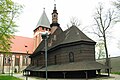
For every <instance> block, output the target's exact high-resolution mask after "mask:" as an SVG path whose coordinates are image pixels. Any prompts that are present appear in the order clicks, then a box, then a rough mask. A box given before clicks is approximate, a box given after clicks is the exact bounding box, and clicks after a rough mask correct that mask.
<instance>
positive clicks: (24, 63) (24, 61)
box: [23, 56, 27, 65]
mask: <svg viewBox="0 0 120 80" xmlns="http://www.w3.org/2000/svg"><path fill="white" fill-rule="evenodd" d="M26 64H27V56H23V65H26Z"/></svg>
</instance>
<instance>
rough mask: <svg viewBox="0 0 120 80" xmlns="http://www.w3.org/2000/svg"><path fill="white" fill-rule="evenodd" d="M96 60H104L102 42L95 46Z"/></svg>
mask: <svg viewBox="0 0 120 80" xmlns="http://www.w3.org/2000/svg"><path fill="white" fill-rule="evenodd" d="M96 53H97V54H96V59H101V58H105V48H104V42H103V40H101V39H100V40H99V41H98V42H97V44H96Z"/></svg>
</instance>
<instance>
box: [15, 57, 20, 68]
mask: <svg viewBox="0 0 120 80" xmlns="http://www.w3.org/2000/svg"><path fill="white" fill-rule="evenodd" d="M19 61H20V58H19V56H16V57H15V66H19Z"/></svg>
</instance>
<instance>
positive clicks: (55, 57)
mask: <svg viewBox="0 0 120 80" xmlns="http://www.w3.org/2000/svg"><path fill="white" fill-rule="evenodd" d="M54 59H55V64H57V56H56V55H55V56H54Z"/></svg>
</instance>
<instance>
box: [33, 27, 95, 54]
mask: <svg viewBox="0 0 120 80" xmlns="http://www.w3.org/2000/svg"><path fill="white" fill-rule="evenodd" d="M57 32H59V34H57ZM54 35H55V36H56V39H55V40H54V39H53V38H54ZM49 42H51V46H48V50H50V49H53V48H55V47H56V46H60V45H65V44H72V43H74V42H88V43H94V44H95V41H93V40H92V39H90V38H89V37H87V36H86V35H85V34H84V33H83V32H82V31H80V30H79V29H78V28H77V27H76V26H71V27H70V28H69V29H67V30H65V31H62V30H61V28H60V27H58V29H57V30H56V31H55V32H54V33H53V34H52V35H49V38H48V44H49ZM40 51H44V40H43V41H42V42H41V43H40V44H39V46H38V47H37V48H36V50H35V51H34V53H33V55H34V54H37V53H38V52H40ZM31 56H32V55H31Z"/></svg>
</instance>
